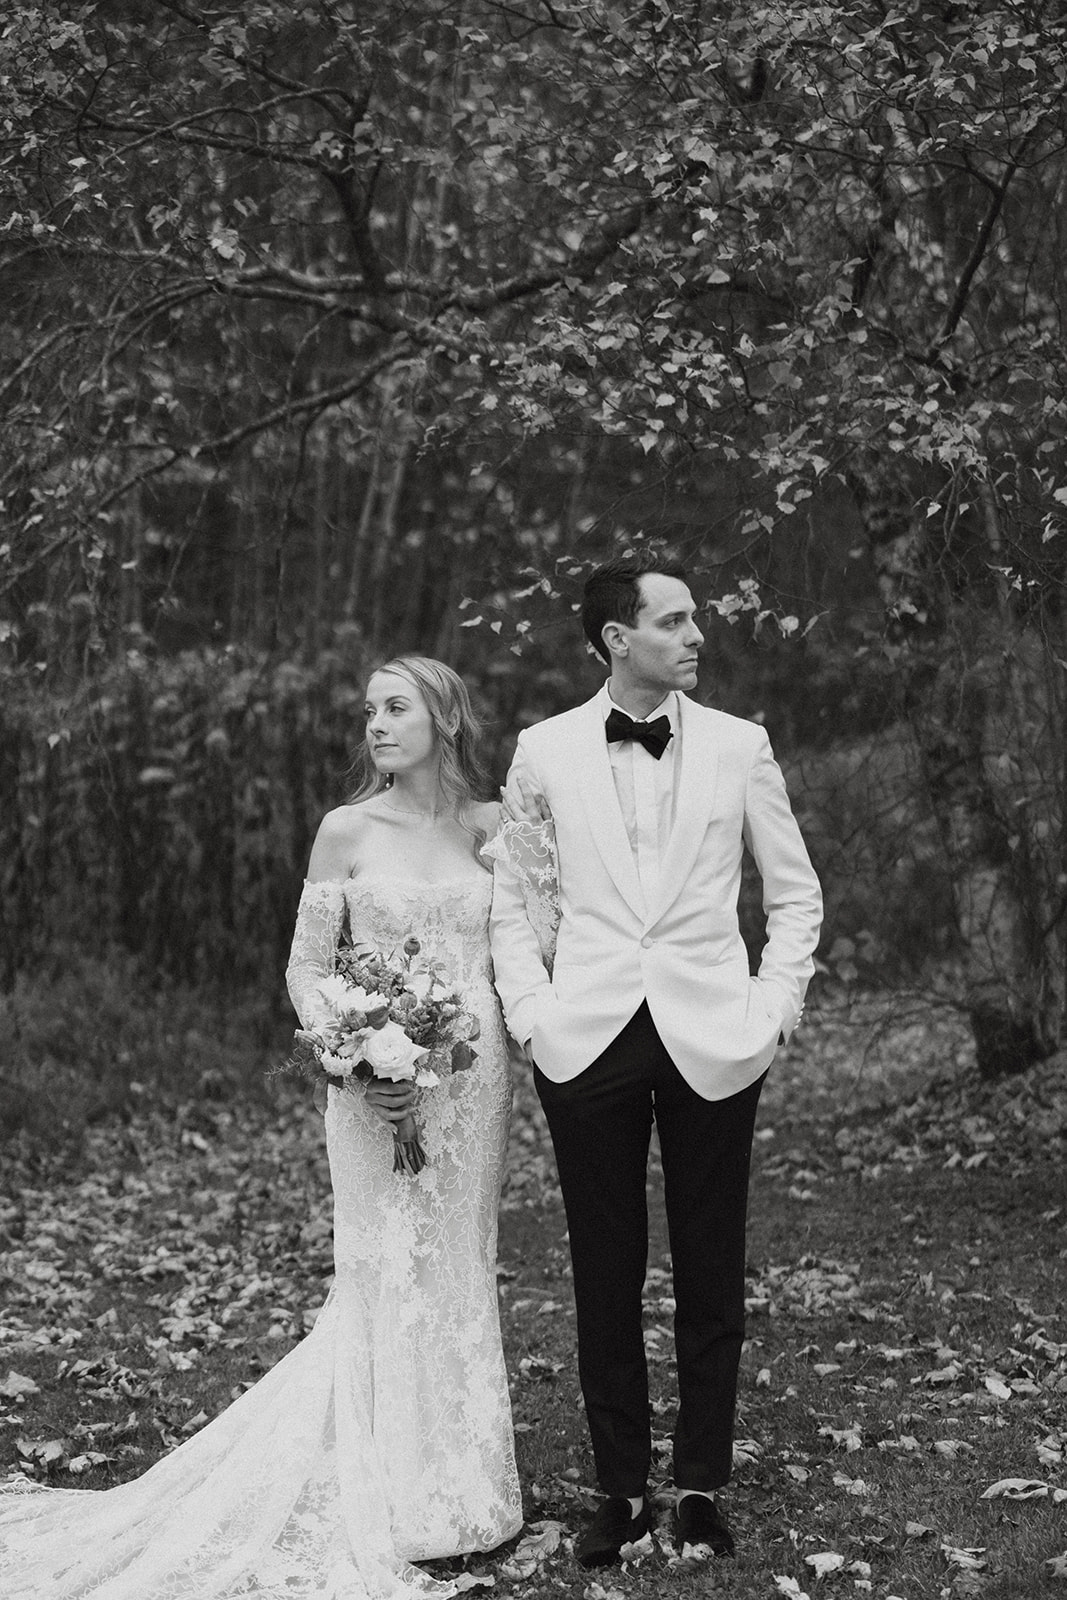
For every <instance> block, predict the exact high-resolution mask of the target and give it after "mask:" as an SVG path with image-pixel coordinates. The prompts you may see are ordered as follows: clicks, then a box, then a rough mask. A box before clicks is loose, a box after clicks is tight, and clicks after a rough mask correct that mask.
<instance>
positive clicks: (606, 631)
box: [600, 622, 630, 657]
mask: <svg viewBox="0 0 1067 1600" xmlns="http://www.w3.org/2000/svg"><path fill="white" fill-rule="evenodd" d="M600 637H601V638H602V639H603V641H604V648H605V650H607V651H608V653H609V655H611V656H614V657H621V656H625V655H628V654H629V651H630V646H629V645H628V644H627V642H626V635H625V632H624V630H623V626H622V623H621V622H605V624H604V626H603V628H601V630H600Z"/></svg>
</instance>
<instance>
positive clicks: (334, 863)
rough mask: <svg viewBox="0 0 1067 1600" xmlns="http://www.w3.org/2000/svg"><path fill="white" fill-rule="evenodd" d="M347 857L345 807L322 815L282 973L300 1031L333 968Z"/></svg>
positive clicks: (347, 816) (348, 842) (348, 837)
mask: <svg viewBox="0 0 1067 1600" xmlns="http://www.w3.org/2000/svg"><path fill="white" fill-rule="evenodd" d="M351 859H352V827H351V815H350V808H349V807H347V806H339V807H338V808H337V810H336V811H330V812H327V814H326V816H325V817H323V819H322V822H321V823H320V824H319V831H318V833H317V834H316V835H315V842H314V844H313V845H312V847H311V859H310V860H309V862H308V870H307V878H306V879H305V882H304V887H303V891H302V893H301V895H300V904H299V905H298V906H297V911H296V927H295V929H294V931H293V943H292V947H291V949H290V951H289V961H288V964H287V966H286V969H285V983H286V987H287V989H288V990H289V998H290V1000H291V1001H292V1002H293V1007H294V1009H295V1011H296V1014H297V1016H298V1017H299V1018H300V1023H301V1026H302V1027H305V1028H306V1027H308V1026H309V1025H310V1023H311V1020H312V1017H311V1012H312V1009H313V1005H314V995H315V988H316V985H317V984H318V983H319V981H320V980H321V979H322V978H325V977H328V976H329V974H330V973H332V972H333V970H334V965H335V958H336V955H337V944H338V939H339V937H340V933H341V928H342V925H343V923H344V917H345V889H344V885H345V879H346V878H347V877H348V875H349V870H348V869H349V863H350V862H351Z"/></svg>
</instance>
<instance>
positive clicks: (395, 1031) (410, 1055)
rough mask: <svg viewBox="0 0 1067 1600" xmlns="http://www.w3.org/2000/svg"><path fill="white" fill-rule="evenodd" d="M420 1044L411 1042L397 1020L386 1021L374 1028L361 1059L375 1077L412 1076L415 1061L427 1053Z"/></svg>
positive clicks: (395, 1077) (393, 1078) (396, 1079)
mask: <svg viewBox="0 0 1067 1600" xmlns="http://www.w3.org/2000/svg"><path fill="white" fill-rule="evenodd" d="M429 1053H430V1052H429V1051H428V1050H424V1049H423V1047H422V1045H419V1044H412V1042H411V1040H410V1039H409V1038H408V1036H407V1034H406V1033H405V1032H404V1030H403V1028H402V1027H401V1026H400V1024H399V1022H387V1023H386V1024H385V1025H384V1027H381V1028H375V1030H374V1032H373V1033H372V1034H371V1036H370V1038H369V1039H368V1040H367V1042H366V1044H365V1045H364V1046H363V1059H364V1061H366V1062H367V1064H368V1065H369V1066H370V1069H371V1071H372V1072H373V1073H374V1076H375V1077H376V1078H392V1080H393V1082H394V1083H395V1082H397V1081H398V1080H399V1079H403V1078H414V1076H415V1063H416V1061H419V1060H420V1059H421V1058H422V1057H423V1056H426V1055H429Z"/></svg>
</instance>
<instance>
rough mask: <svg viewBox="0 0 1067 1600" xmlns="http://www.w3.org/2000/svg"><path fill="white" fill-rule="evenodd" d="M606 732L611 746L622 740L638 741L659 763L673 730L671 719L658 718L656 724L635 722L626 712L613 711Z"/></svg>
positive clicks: (605, 726)
mask: <svg viewBox="0 0 1067 1600" xmlns="http://www.w3.org/2000/svg"><path fill="white" fill-rule="evenodd" d="M604 732H605V733H606V734H607V738H608V743H609V744H614V743H615V742H616V741H617V740H620V739H636V740H637V743H638V744H643V745H644V747H645V749H646V750H647V751H648V753H649V755H650V756H655V758H656V760H657V761H658V760H659V758H660V756H661V755H662V754H663V752H664V750H666V748H667V746H668V744H669V743H670V740H671V733H672V730H671V723H670V718H669V717H657V718H656V720H655V721H654V722H635V721H634V720H633V718H632V717H628V716H627V715H626V713H625V711H615V710H613V711H612V712H611V714H610V716H609V717H608V720H607V722H606V723H605V724H604Z"/></svg>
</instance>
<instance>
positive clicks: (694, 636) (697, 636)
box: [687, 622, 704, 650]
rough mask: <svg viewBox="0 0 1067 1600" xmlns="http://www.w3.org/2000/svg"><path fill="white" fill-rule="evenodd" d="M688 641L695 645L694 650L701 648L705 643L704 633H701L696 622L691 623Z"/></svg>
mask: <svg viewBox="0 0 1067 1600" xmlns="http://www.w3.org/2000/svg"><path fill="white" fill-rule="evenodd" d="M687 642H688V643H689V644H691V645H692V646H693V648H694V650H699V649H700V646H701V645H702V644H703V643H704V635H703V634H702V633H701V631H700V629H699V628H698V627H697V625H696V623H695V622H691V623H690V624H689V638H688V641H687Z"/></svg>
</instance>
